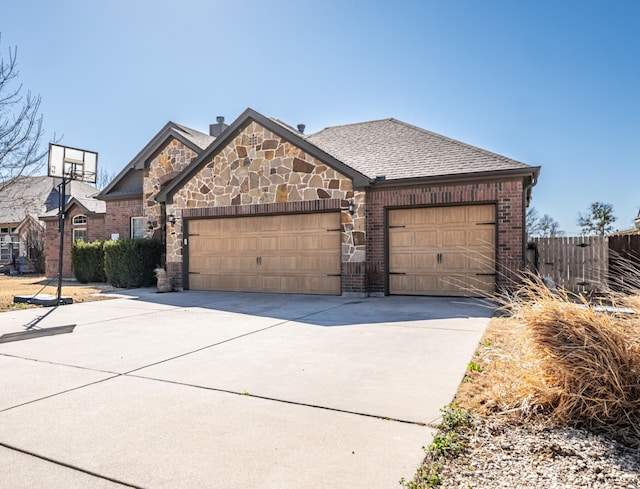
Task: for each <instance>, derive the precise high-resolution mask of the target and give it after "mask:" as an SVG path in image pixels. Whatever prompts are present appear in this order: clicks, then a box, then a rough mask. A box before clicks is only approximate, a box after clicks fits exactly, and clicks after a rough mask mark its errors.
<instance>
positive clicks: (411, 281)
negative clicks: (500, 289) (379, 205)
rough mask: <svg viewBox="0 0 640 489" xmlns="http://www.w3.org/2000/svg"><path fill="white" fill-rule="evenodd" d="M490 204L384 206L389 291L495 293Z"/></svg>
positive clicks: (441, 293)
mask: <svg viewBox="0 0 640 489" xmlns="http://www.w3.org/2000/svg"><path fill="white" fill-rule="evenodd" d="M495 219H496V214H495V206H494V205H492V204H491V205H465V206H451V207H425V208H415V209H394V210H389V213H388V226H389V231H388V233H389V235H388V236H389V293H391V294H411V295H460V296H487V295H491V294H493V293H494V291H495V265H494V262H495V239H496V235H495V233H496V226H495Z"/></svg>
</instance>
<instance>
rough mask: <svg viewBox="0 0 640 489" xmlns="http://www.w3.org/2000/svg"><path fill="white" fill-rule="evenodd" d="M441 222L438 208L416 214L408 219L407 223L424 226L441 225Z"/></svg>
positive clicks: (427, 209)
mask: <svg viewBox="0 0 640 489" xmlns="http://www.w3.org/2000/svg"><path fill="white" fill-rule="evenodd" d="M439 220H440V212H438V209H437V208H431V209H429V208H425V209H424V210H423V212H419V213H414V214H413V216H412V217H411V218H408V219H406V221H410V222H411V223H412V224H415V225H418V226H419V225H423V224H432V225H433V224H439V223H440V222H439Z"/></svg>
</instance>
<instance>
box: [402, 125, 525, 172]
mask: <svg viewBox="0 0 640 489" xmlns="http://www.w3.org/2000/svg"><path fill="white" fill-rule="evenodd" d="M390 120H391V122H395V123H396V124H399V125H403V126H405V127H408V128H411V129H415V130H416V131H419V132H423V133H425V134H429V135H431V136H435V137H437V138H439V139H442V140H444V141H448V142H450V143H454V144H457V145H458V146H462V147H463V148H469V149H472V150H474V151H478V152H480V153H483V154H485V155H487V156H491V157H494V158H498V159H499V160H502V161H513V162H514V163H519V164H521V165H526V163H523V162H522V161H518V160H515V159H513V158H510V157H508V156H503V155H501V154H498V153H494V152H493V151H489V150H488V149H484V148H480V147H478V146H474V145H473V144H469V143H465V142H463V141H460V140H459V139H453V138H450V137H449V136H445V135H443V134H440V133H437V132H433V131H429V130H428V129H424V128H423V127H419V126H414V125H413V124H410V123H408V122H404V121H401V120H398V119H394V118H391V119H390Z"/></svg>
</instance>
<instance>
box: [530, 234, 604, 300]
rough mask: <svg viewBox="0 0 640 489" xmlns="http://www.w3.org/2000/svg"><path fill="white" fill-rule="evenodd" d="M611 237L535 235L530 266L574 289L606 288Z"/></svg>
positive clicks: (531, 248)
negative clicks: (548, 236)
mask: <svg viewBox="0 0 640 489" xmlns="http://www.w3.org/2000/svg"><path fill="white" fill-rule="evenodd" d="M608 240H609V238H607V237H602V236H578V237H561V238H532V239H531V240H530V243H533V244H534V245H535V246H531V245H529V246H528V248H527V262H528V266H529V269H531V270H537V272H538V273H539V275H540V276H542V277H545V276H548V277H551V278H552V279H553V281H554V282H555V283H556V285H558V286H559V287H563V288H565V289H567V290H570V291H572V292H590V291H598V290H607V289H608V277H609V243H608Z"/></svg>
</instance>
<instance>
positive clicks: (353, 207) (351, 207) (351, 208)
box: [340, 200, 356, 216]
mask: <svg viewBox="0 0 640 489" xmlns="http://www.w3.org/2000/svg"><path fill="white" fill-rule="evenodd" d="M340 210H341V211H347V212H348V213H349V214H351V215H352V216H353V215H354V214H355V213H356V205H355V204H354V203H353V200H351V201H349V204H348V205H347V207H341V208H340Z"/></svg>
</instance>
